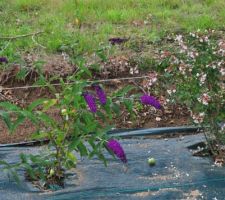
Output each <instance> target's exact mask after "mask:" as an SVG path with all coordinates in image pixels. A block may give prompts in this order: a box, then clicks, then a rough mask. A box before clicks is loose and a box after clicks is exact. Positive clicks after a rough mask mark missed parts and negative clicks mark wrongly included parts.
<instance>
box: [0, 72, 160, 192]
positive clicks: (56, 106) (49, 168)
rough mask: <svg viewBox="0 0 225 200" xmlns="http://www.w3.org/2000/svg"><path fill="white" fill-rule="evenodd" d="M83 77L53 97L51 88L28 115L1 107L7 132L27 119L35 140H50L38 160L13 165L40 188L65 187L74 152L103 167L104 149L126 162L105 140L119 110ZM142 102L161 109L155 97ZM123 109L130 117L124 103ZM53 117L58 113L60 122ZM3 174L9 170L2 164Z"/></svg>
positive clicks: (113, 144)
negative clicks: (4, 169)
mask: <svg viewBox="0 0 225 200" xmlns="http://www.w3.org/2000/svg"><path fill="white" fill-rule="evenodd" d="M83 73H87V70H86V71H83V72H82V71H81V72H77V74H76V75H75V76H73V77H68V80H69V81H75V83H74V84H67V83H65V82H64V81H63V80H60V82H61V86H60V87H61V88H60V93H56V91H57V89H58V88H54V87H53V86H52V85H51V84H49V85H50V86H51V90H52V91H54V97H53V98H51V99H38V100H36V101H34V102H32V103H31V104H30V105H28V106H27V108H26V109H22V108H20V107H18V106H16V105H13V104H11V103H9V102H1V103H0V108H1V109H2V110H1V112H0V116H1V118H2V119H3V120H4V121H5V123H6V124H7V126H8V128H9V129H10V131H13V130H15V129H16V128H17V127H18V126H19V125H20V124H21V123H23V122H24V120H25V119H28V120H30V121H31V122H32V123H33V124H34V125H35V126H36V127H37V129H36V132H35V133H34V134H33V136H32V137H33V139H37V140H46V139H47V140H49V144H48V146H47V149H45V150H44V151H43V152H41V153H40V154H38V155H25V154H21V156H20V158H21V163H20V165H16V166H17V167H23V168H25V169H26V174H27V177H28V178H29V179H30V180H32V181H40V180H41V181H42V182H44V187H45V188H49V187H50V186H51V185H60V186H63V179H64V177H65V170H66V169H70V168H73V167H76V164H77V156H76V154H75V153H74V151H75V152H78V153H79V154H80V156H86V157H88V158H92V157H93V156H97V157H98V158H99V159H100V160H102V161H103V162H104V163H105V164H106V159H105V157H104V155H103V149H106V150H108V151H109V152H110V153H112V154H114V155H115V156H116V157H118V158H119V159H120V160H121V161H122V162H124V163H126V162H127V158H126V154H125V152H124V150H123V148H122V146H121V145H120V144H119V142H118V141H117V140H115V139H112V138H109V136H108V135H107V134H106V132H107V131H108V130H110V129H111V128H112V124H113V118H114V117H116V116H117V115H118V114H119V110H120V109H119V107H118V105H117V104H116V103H114V102H113V100H112V98H110V97H109V96H108V97H107V96H106V93H105V92H104V90H103V88H102V87H101V86H100V85H99V84H97V83H94V84H89V83H88V82H87V81H85V80H82V79H81V77H82V76H83ZM127 91H128V90H127V89H126V88H123V89H122V91H117V92H116V94H117V95H119V96H120V97H121V96H123V95H125V93H126V92H127ZM141 102H142V103H143V104H147V105H152V106H154V107H156V108H158V109H160V107H161V106H160V104H159V102H158V101H157V100H156V99H155V98H154V97H153V96H148V95H147V94H145V95H143V96H142V97H141ZM125 104H126V105H127V108H128V110H129V111H130V112H132V109H130V106H129V105H128V104H129V101H128V100H126V101H125ZM126 105H125V107H126ZM51 113H57V114H56V116H58V117H55V116H54V115H55V114H54V115H53V114H51ZM59 116H60V118H59ZM5 164H6V163H5ZM12 167H15V166H12ZM12 167H10V168H12ZM6 168H9V165H7V164H6ZM42 186H43V185H42Z"/></svg>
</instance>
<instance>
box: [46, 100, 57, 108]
mask: <svg viewBox="0 0 225 200" xmlns="http://www.w3.org/2000/svg"><path fill="white" fill-rule="evenodd" d="M56 103H57V99H49V100H47V101H46V102H44V104H43V106H44V108H43V110H44V111H46V110H48V109H49V108H50V107H52V106H54V105H55V104H56Z"/></svg>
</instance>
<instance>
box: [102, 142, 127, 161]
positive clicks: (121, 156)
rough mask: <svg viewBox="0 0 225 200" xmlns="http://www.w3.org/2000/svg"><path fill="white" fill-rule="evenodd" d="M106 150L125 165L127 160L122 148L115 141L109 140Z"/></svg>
mask: <svg viewBox="0 0 225 200" xmlns="http://www.w3.org/2000/svg"><path fill="white" fill-rule="evenodd" d="M106 146H107V148H108V149H110V150H111V151H112V152H113V153H114V154H115V155H116V156H117V157H118V158H119V159H120V160H121V161H122V162H124V163H126V162H127V158H126V154H125V153H124V150H123V147H122V146H121V145H120V143H119V142H118V141H117V140H114V139H110V140H109V141H108V142H107V144H106Z"/></svg>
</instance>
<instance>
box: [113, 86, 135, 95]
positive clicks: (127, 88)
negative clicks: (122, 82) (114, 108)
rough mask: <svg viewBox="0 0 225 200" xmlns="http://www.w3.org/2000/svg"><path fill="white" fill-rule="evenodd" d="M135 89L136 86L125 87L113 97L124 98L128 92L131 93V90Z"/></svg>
mask: <svg viewBox="0 0 225 200" xmlns="http://www.w3.org/2000/svg"><path fill="white" fill-rule="evenodd" d="M134 88H135V87H134V86H131V85H128V86H125V87H123V88H122V89H120V90H118V91H116V92H115V93H114V94H113V95H112V97H121V96H124V95H125V94H127V93H128V92H130V91H131V90H133V89H134Z"/></svg>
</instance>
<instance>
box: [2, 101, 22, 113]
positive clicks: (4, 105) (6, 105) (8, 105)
mask: <svg viewBox="0 0 225 200" xmlns="http://www.w3.org/2000/svg"><path fill="white" fill-rule="evenodd" d="M0 107H2V108H4V109H6V110H8V111H21V109H20V108H19V107H18V106H16V105H14V104H12V103H10V102H0Z"/></svg>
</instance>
